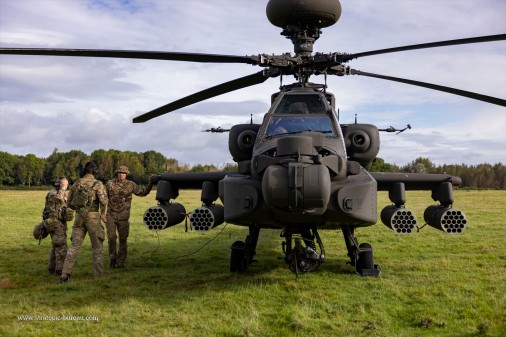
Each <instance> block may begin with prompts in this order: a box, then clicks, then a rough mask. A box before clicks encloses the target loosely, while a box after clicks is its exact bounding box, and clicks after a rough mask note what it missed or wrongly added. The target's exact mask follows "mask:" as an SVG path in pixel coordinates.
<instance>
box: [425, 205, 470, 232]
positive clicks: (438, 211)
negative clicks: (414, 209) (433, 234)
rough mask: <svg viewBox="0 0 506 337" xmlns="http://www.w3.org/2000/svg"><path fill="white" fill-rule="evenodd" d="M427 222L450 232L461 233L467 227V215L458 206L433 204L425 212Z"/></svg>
mask: <svg viewBox="0 0 506 337" xmlns="http://www.w3.org/2000/svg"><path fill="white" fill-rule="evenodd" d="M423 218H424V219H425V222H426V223H427V224H428V225H429V226H431V227H434V228H436V229H439V230H442V231H443V232H446V233H448V234H460V233H462V232H463V231H464V230H465V229H466V227H467V217H466V215H465V214H464V212H462V211H461V210H458V209H456V208H450V207H444V206H436V205H432V206H429V207H427V209H425V212H424V213H423Z"/></svg>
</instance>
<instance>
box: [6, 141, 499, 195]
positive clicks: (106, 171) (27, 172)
mask: <svg viewBox="0 0 506 337" xmlns="http://www.w3.org/2000/svg"><path fill="white" fill-rule="evenodd" d="M88 161H93V162H95V163H96V164H97V165H98V174H97V177H98V178H99V179H100V180H102V181H104V182H105V181H107V180H109V179H113V178H115V177H116V173H115V171H116V169H117V167H118V166H120V165H125V166H127V167H128V168H129V170H130V175H129V179H131V180H133V181H135V182H137V183H138V184H141V185H145V184H147V183H148V179H149V176H150V175H152V174H158V173H161V172H169V173H178V172H209V171H236V170H237V165H236V164H226V165H224V166H222V167H217V166H215V165H205V164H198V165H194V166H191V167H190V166H189V165H187V164H181V163H179V162H178V161H177V160H176V159H174V158H166V157H165V156H164V155H163V154H161V153H159V152H156V151H146V152H133V151H119V150H114V149H110V150H103V149H99V150H96V151H93V152H92V153H91V154H90V155H87V154H86V153H84V152H82V151H79V150H72V151H69V152H59V151H58V149H54V150H53V152H52V153H51V155H49V157H47V158H39V157H37V156H35V155H34V154H27V155H25V156H18V155H13V154H9V153H7V152H1V151H0V186H27V187H33V186H48V185H51V184H52V183H53V182H55V181H56V180H58V177H60V176H66V177H67V178H68V179H69V180H70V181H71V182H73V181H75V180H77V178H79V177H80V176H81V171H82V169H83V167H84V165H85V164H86V163H87V162H88ZM371 171H375V172H406V173H447V174H451V175H454V176H459V177H461V178H462V185H461V187H463V188H483V189H506V166H505V165H504V164H501V163H497V164H494V165H491V164H479V165H466V164H461V165H435V164H434V163H433V162H432V161H431V160H430V159H428V158H423V157H420V158H417V159H415V160H413V161H412V162H410V163H408V164H406V165H404V166H397V165H395V164H390V163H386V162H385V161H384V160H383V159H382V158H376V160H375V162H374V163H373V166H372V168H371Z"/></svg>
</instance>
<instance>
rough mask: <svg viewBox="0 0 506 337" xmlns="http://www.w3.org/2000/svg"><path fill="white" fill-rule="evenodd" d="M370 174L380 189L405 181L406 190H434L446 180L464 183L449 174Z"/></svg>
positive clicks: (454, 183) (454, 184)
mask: <svg viewBox="0 0 506 337" xmlns="http://www.w3.org/2000/svg"><path fill="white" fill-rule="evenodd" d="M369 174H370V175H371V176H372V177H373V178H374V180H376V182H377V188H378V191H389V190H390V189H391V187H392V185H394V184H396V183H404V184H405V188H406V190H432V189H433V188H435V187H437V186H438V185H439V184H441V183H444V182H450V183H452V185H453V186H459V185H460V184H462V179H460V178H459V177H455V176H452V175H449V174H427V173H384V172H369Z"/></svg>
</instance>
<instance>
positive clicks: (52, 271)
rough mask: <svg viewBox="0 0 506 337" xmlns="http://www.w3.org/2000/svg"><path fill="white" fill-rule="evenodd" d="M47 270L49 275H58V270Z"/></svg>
mask: <svg viewBox="0 0 506 337" xmlns="http://www.w3.org/2000/svg"><path fill="white" fill-rule="evenodd" d="M47 272H48V273H49V275H56V271H55V270H54V269H51V268H49V269H48V270H47Z"/></svg>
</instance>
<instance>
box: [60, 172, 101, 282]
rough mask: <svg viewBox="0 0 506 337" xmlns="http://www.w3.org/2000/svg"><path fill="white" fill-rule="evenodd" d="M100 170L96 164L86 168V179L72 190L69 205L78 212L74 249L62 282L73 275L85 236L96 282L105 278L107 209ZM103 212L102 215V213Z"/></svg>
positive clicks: (81, 179) (65, 264) (78, 181)
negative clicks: (99, 178) (104, 258)
mask: <svg viewBox="0 0 506 337" xmlns="http://www.w3.org/2000/svg"><path fill="white" fill-rule="evenodd" d="M97 170H98V167H97V165H96V164H95V163H93V162H88V163H86V165H85V166H84V176H83V177H82V178H80V179H78V180H77V181H76V182H75V183H74V185H72V187H71V188H70V193H69V196H68V205H69V207H71V208H72V209H75V210H76V219H75V221H74V226H73V227H72V237H71V241H72V246H71V247H70V249H69V250H68V252H67V257H66V258H65V263H64V264H63V271H62V275H61V276H60V282H67V281H68V280H69V277H70V275H71V274H72V268H73V267H74V263H75V262H76V258H77V254H78V252H79V249H80V248H81V244H82V243H83V241H84V237H85V236H86V233H88V234H89V235H90V241H91V251H92V254H93V274H94V276H95V278H99V277H102V275H103V267H102V249H103V245H104V238H105V235H104V227H103V226H102V223H101V222H100V220H102V221H103V222H105V220H106V218H105V214H106V207H107V201H108V199H107V192H106V191H105V187H104V184H102V182H101V181H100V180H96V179H95V174H96V173H97ZM99 211H100V213H99Z"/></svg>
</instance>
